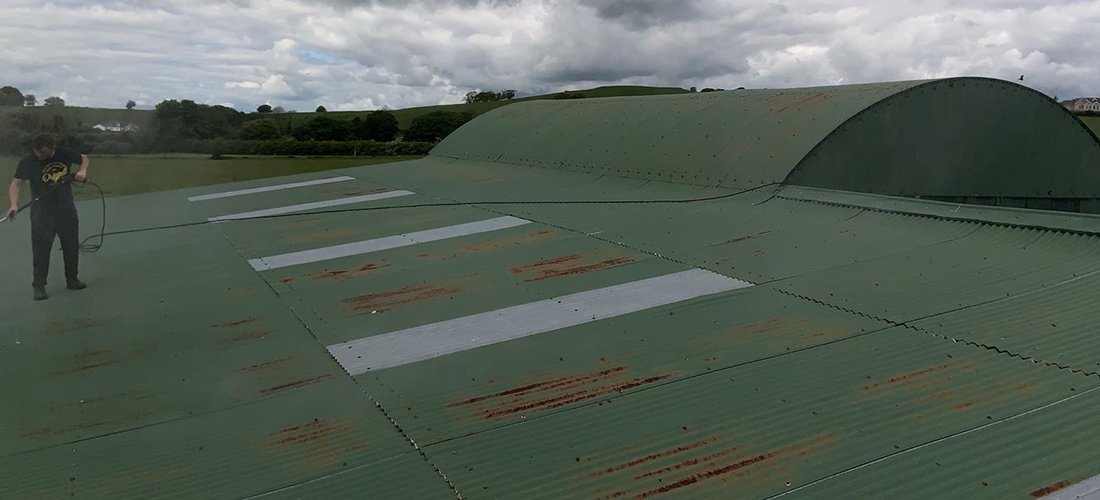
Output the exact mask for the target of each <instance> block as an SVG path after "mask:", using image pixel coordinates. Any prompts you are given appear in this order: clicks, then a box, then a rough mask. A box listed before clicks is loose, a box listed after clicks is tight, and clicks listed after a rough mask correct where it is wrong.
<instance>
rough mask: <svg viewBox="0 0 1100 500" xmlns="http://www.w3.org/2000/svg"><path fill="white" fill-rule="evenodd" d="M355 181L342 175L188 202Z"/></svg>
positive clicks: (245, 190) (193, 199)
mask: <svg viewBox="0 0 1100 500" xmlns="http://www.w3.org/2000/svg"><path fill="white" fill-rule="evenodd" d="M353 180H355V177H348V176H346V175H342V176H340V177H329V178H327V179H317V180H312V181H304V182H292V183H290V184H279V185H276V186H265V187H258V188H252V189H240V190H237V191H226V192H224V193H213V194H203V195H199V196H189V197H188V198H187V201H206V200H216V199H219V198H231V197H233V196H244V195H246V194H256V193H266V192H268V191H279V190H282V189H294V188H299V187H306V186H320V185H322V184H332V183H334V182H344V181H353Z"/></svg>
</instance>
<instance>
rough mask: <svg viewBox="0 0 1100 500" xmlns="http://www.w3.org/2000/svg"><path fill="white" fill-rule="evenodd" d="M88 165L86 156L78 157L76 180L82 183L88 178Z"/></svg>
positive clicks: (88, 161)
mask: <svg viewBox="0 0 1100 500" xmlns="http://www.w3.org/2000/svg"><path fill="white" fill-rule="evenodd" d="M90 163H91V161H90V160H88V155H83V154H82V155H80V170H77V172H76V180H78V181H80V182H84V181H85V180H86V179H87V178H88V165H89V164H90Z"/></svg>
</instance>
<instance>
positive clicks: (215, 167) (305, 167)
mask: <svg viewBox="0 0 1100 500" xmlns="http://www.w3.org/2000/svg"><path fill="white" fill-rule="evenodd" d="M416 158H417V157H408V156H385V157H377V156H359V157H350V156H348V157H340V156H335V157H323V158H294V157H226V158H225V159H221V160H211V159H210V157H209V156H208V155H179V154H174V155H128V156H92V157H91V165H90V166H89V168H88V174H89V175H88V180H90V181H93V182H95V183H96V184H99V185H100V187H102V188H103V192H104V194H106V195H107V196H121V195H127V194H139V193H148V192H152V191H166V190H171V189H179V188H185V187H192V186H204V185H210V184H221V183H225V182H236V181H243V180H249V179H259V178H263V177H277V176H281V175H290V174H300V173H305V172H317V171H321V170H330V169H334V168H346V167H357V166H364V165H376V164H381V163H389V162H395V161H406V160H413V159H416ZM18 163H19V158H18V157H14V156H0V171H3V170H6V171H7V172H8V173H7V174H6V175H4V176H3V177H8V176H10V175H12V174H14V173H15V167H16V165H17V164H18ZM6 184H7V181H5V186H6ZM74 194H75V195H76V197H77V199H89V198H94V197H97V196H99V193H98V192H97V191H96V190H95V189H94V188H91V187H78V188H77V189H75V190H74ZM28 196H29V194H28V192H27V190H26V188H24V193H23V198H22V200H21V201H23V202H26V201H27V200H29V199H30V198H29V197H28ZM5 198H6V196H5ZM6 201H7V200H6V199H5V202H6ZM4 206H5V207H6V206H7V205H4Z"/></svg>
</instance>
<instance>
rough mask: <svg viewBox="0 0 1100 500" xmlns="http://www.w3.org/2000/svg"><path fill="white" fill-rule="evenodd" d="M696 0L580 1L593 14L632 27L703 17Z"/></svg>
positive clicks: (665, 23) (642, 27) (644, 26)
mask: <svg viewBox="0 0 1100 500" xmlns="http://www.w3.org/2000/svg"><path fill="white" fill-rule="evenodd" d="M697 3H698V1H697V0H682V1H679V2H670V1H667V0H582V1H581V4H582V5H585V6H588V7H591V8H592V9H594V10H595V11H596V14H597V15H598V16H599V17H600V18H602V19H606V20H609V21H615V22H620V23H624V24H626V25H628V26H630V27H632V28H635V29H645V28H650V27H653V26H661V25H667V24H670V23H678V22H685V21H692V20H697V19H700V18H701V17H703V11H702V10H700V9H699V7H698V5H697Z"/></svg>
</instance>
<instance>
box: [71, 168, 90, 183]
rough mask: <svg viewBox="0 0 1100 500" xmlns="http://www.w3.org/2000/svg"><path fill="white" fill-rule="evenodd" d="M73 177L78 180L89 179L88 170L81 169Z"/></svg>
mask: <svg viewBox="0 0 1100 500" xmlns="http://www.w3.org/2000/svg"><path fill="white" fill-rule="evenodd" d="M73 178H74V179H76V182H84V181H86V180H88V172H86V171H84V170H80V171H78V172H77V173H76V174H75V175H73Z"/></svg>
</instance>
